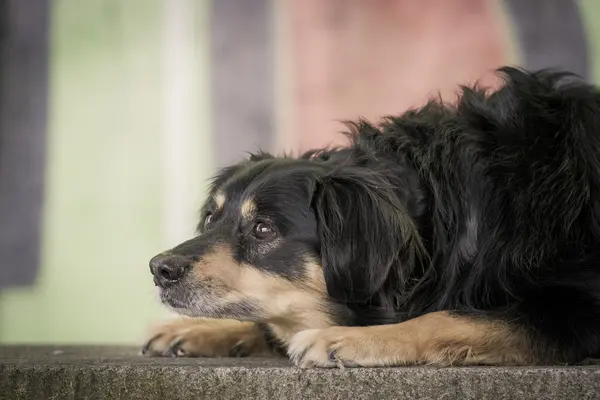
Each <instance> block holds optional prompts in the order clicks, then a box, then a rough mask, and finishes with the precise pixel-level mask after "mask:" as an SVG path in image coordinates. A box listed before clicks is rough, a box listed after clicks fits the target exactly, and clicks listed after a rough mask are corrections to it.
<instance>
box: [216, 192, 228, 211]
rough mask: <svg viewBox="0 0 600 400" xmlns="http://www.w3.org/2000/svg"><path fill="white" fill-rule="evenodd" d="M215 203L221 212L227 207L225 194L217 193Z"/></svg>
mask: <svg viewBox="0 0 600 400" xmlns="http://www.w3.org/2000/svg"><path fill="white" fill-rule="evenodd" d="M214 200H215V203H216V204H217V210H220V209H222V208H223V206H224V205H225V200H226V198H225V194H224V193H223V192H217V193H216V194H215V196H214Z"/></svg>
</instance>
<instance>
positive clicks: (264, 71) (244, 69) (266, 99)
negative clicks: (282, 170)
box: [210, 0, 275, 168]
mask: <svg viewBox="0 0 600 400" xmlns="http://www.w3.org/2000/svg"><path fill="white" fill-rule="evenodd" d="M211 13H212V15H211V19H210V20H211V41H212V43H211V77H210V82H211V85H212V89H211V90H212V113H211V118H212V127H213V128H212V133H213V138H214V140H213V143H214V145H213V150H214V153H213V154H214V156H213V159H214V161H215V165H214V167H215V168H220V167H223V166H225V165H228V164H231V163H233V162H236V161H238V160H240V159H241V158H242V157H244V152H246V151H251V150H256V149H258V148H263V149H265V150H271V149H272V147H273V144H274V142H275V140H274V139H275V134H274V126H275V109H274V95H275V94H274V90H275V89H274V85H275V78H274V71H273V69H274V45H273V43H274V41H273V32H272V31H273V28H272V25H273V24H272V22H271V2H270V1H269V0H213V2H212V10H211Z"/></svg>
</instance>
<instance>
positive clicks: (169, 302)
mask: <svg viewBox="0 0 600 400" xmlns="http://www.w3.org/2000/svg"><path fill="white" fill-rule="evenodd" d="M159 297H160V300H161V302H162V303H163V304H164V305H166V306H167V307H169V309H171V310H172V311H174V312H176V313H178V314H182V315H185V316H187V317H194V318H230V319H237V320H244V321H258V320H260V318H259V314H260V313H259V310H258V308H257V307H255V306H253V305H251V304H249V303H247V302H239V303H227V304H219V302H218V301H217V300H215V299H207V298H204V297H200V296H198V295H194V294H190V293H187V292H185V291H183V292H182V291H178V290H171V289H168V290H165V289H162V290H160V292H159Z"/></svg>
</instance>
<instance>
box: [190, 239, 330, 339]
mask: <svg viewBox="0 0 600 400" xmlns="http://www.w3.org/2000/svg"><path fill="white" fill-rule="evenodd" d="M305 267H306V269H307V271H308V274H307V278H306V279H305V280H297V281H294V282H292V281H290V280H287V279H285V278H283V277H279V276H277V275H275V274H269V273H267V272H264V271H261V270H259V269H257V268H254V267H252V266H250V265H246V264H238V263H236V262H235V261H234V260H233V258H232V257H231V251H229V250H228V249H225V248H222V249H217V250H215V251H213V252H211V253H210V254H207V255H206V256H204V257H203V258H202V260H201V261H199V262H197V263H196V264H195V265H194V266H193V269H192V271H193V272H192V273H193V274H194V275H195V277H196V279H197V280H198V281H201V282H211V284H212V285H214V286H215V287H217V288H218V290H219V292H220V293H222V295H220V296H218V298H214V299H210V301H211V302H213V303H215V304H219V305H230V304H236V303H238V302H242V301H243V302H250V303H252V304H254V305H256V306H258V307H259V308H260V309H261V311H262V313H263V315H257V316H256V317H257V320H258V319H260V320H261V321H264V322H267V323H268V324H269V325H270V326H271V328H272V329H273V331H274V332H275V335H276V336H277V337H278V338H280V339H282V340H284V341H285V340H288V339H289V338H291V337H292V336H293V335H294V334H296V333H297V332H299V331H301V330H304V329H310V328H325V327H329V326H332V325H333V321H332V318H331V316H330V315H328V313H327V312H326V310H325V307H324V303H325V298H326V288H325V279H324V277H323V273H322V270H321V267H320V266H319V265H317V264H314V263H310V264H308V265H306V266H305Z"/></svg>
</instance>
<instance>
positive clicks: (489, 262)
mask: <svg viewBox="0 0 600 400" xmlns="http://www.w3.org/2000/svg"><path fill="white" fill-rule="evenodd" d="M498 76H500V77H502V79H503V81H502V82H503V83H502V85H501V87H500V88H499V89H498V90H496V91H493V92H491V91H489V90H485V89H484V88H480V87H478V86H477V85H472V86H468V87H462V88H461V91H460V94H459V96H458V99H457V101H456V102H455V103H453V104H452V105H450V104H445V103H443V102H442V101H440V100H432V101H430V102H429V103H427V104H426V105H424V106H423V107H421V108H418V109H412V110H409V111H406V112H404V113H403V114H401V115H399V116H393V117H386V118H383V119H381V120H380V121H379V122H378V123H377V124H373V123H370V122H368V121H365V120H358V121H355V122H349V123H347V132H346V134H347V136H348V138H349V142H350V143H349V145H348V146H344V147H339V148H326V149H321V150H314V151H309V152H307V153H306V154H303V155H301V156H299V157H290V156H281V157H274V156H272V155H270V154H268V153H257V154H252V155H250V157H249V158H248V159H247V160H245V161H243V162H241V163H239V164H237V165H233V166H230V167H228V168H225V169H223V170H222V171H220V172H219V173H218V175H217V176H216V177H215V178H214V180H213V181H212V185H211V189H210V193H209V196H208V200H207V201H206V203H205V204H204V206H203V209H202V218H201V221H200V224H199V226H198V236H196V237H194V238H192V239H190V240H188V241H186V242H184V243H182V244H180V245H178V246H176V247H175V248H173V249H171V250H169V251H166V252H164V253H161V254H159V255H157V256H155V257H154V258H152V260H151V261H150V270H151V272H152V275H153V277H154V283H155V285H157V286H158V287H159V291H160V298H161V301H162V302H163V303H164V304H166V305H167V306H169V307H170V308H172V309H173V310H175V311H177V312H179V313H181V314H183V315H185V316H187V318H183V319H181V320H175V321H173V322H170V323H167V324H165V325H162V326H159V327H158V329H157V331H155V332H154V334H153V335H151V339H150V340H149V341H148V342H147V343H146V344H145V345H144V347H143V353H145V354H148V355H155V356H188V357H202V356H204V357H229V356H271V355H277V354H283V355H285V356H287V357H289V359H290V360H291V361H292V362H293V363H294V364H295V365H297V366H300V367H303V368H311V367H374V366H400V365H415V364H432V365H439V366H447V365H539V364H544V365H556V364H573V363H579V362H581V361H583V360H585V359H586V358H589V357H594V356H597V355H599V354H600V92H599V91H598V89H597V88H596V87H594V86H593V85H590V84H587V83H585V82H584V81H583V80H581V79H580V78H578V77H577V76H575V75H573V74H570V73H567V72H562V71H557V70H541V71H533V72H532V71H526V70H523V69H518V68H513V67H504V68H501V69H499V70H498ZM190 317H191V318H190Z"/></svg>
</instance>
